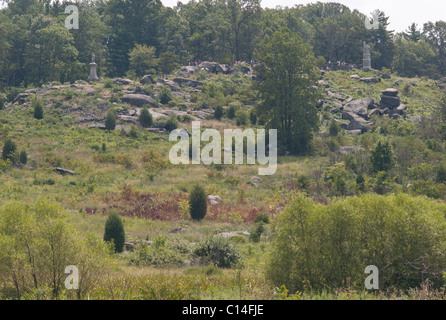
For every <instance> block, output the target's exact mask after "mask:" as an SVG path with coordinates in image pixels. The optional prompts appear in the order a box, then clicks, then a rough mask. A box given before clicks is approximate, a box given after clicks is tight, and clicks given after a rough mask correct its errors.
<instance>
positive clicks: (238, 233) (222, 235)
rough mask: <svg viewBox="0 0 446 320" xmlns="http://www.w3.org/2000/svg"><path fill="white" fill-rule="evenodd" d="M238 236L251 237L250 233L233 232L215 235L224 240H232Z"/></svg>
mask: <svg viewBox="0 0 446 320" xmlns="http://www.w3.org/2000/svg"><path fill="white" fill-rule="evenodd" d="M237 236H246V237H249V236H250V233H249V232H248V231H233V232H222V233H219V234H216V235H215V237H222V238H232V237H237Z"/></svg>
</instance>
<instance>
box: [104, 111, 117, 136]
mask: <svg viewBox="0 0 446 320" xmlns="http://www.w3.org/2000/svg"><path fill="white" fill-rule="evenodd" d="M116 120H117V114H116V113H115V111H114V110H108V111H107V114H106V115H105V129H107V130H108V131H112V130H115V128H116Z"/></svg>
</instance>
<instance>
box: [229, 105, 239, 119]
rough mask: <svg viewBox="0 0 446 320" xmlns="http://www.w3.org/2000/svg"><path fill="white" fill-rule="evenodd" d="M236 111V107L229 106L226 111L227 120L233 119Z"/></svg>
mask: <svg viewBox="0 0 446 320" xmlns="http://www.w3.org/2000/svg"><path fill="white" fill-rule="evenodd" d="M236 111H237V108H236V106H234V105H231V106H229V108H228V110H227V117H228V119H234V118H235V113H236Z"/></svg>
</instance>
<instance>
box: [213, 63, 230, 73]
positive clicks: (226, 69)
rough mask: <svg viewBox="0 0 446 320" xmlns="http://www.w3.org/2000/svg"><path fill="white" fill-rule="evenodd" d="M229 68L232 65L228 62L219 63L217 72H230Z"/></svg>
mask: <svg viewBox="0 0 446 320" xmlns="http://www.w3.org/2000/svg"><path fill="white" fill-rule="evenodd" d="M229 70H231V67H230V66H229V65H227V64H219V65H218V66H217V67H216V68H215V71H216V72H217V73H223V74H228V73H229Z"/></svg>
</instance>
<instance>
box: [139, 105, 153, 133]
mask: <svg viewBox="0 0 446 320" xmlns="http://www.w3.org/2000/svg"><path fill="white" fill-rule="evenodd" d="M138 121H139V123H140V124H141V126H143V127H144V128H149V127H150V126H152V124H153V117H152V114H151V113H150V112H149V109H148V108H147V106H144V107H143V108H142V110H141V114H140V115H139V117H138Z"/></svg>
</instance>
